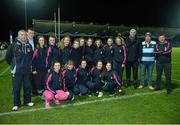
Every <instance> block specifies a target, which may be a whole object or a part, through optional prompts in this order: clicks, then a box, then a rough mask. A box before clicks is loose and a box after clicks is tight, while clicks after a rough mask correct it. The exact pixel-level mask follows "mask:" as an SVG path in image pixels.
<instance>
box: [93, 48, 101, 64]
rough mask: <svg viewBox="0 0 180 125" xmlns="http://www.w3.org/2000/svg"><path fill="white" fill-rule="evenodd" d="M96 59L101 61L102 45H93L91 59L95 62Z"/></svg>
mask: <svg viewBox="0 0 180 125" xmlns="http://www.w3.org/2000/svg"><path fill="white" fill-rule="evenodd" d="M98 60H101V61H103V46H100V47H95V50H94V55H93V61H94V62H95V63H96V62H97V61H98Z"/></svg>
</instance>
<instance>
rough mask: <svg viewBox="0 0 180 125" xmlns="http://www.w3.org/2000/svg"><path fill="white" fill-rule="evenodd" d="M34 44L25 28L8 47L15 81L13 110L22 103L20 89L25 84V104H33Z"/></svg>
mask: <svg viewBox="0 0 180 125" xmlns="http://www.w3.org/2000/svg"><path fill="white" fill-rule="evenodd" d="M32 54H33V50H32V46H31V45H30V44H29V42H28V40H27V34H26V31H25V30H19V32H18V37H17V38H16V40H15V42H14V43H13V44H11V45H10V46H9V47H8V50H7V53H6V61H7V63H8V64H10V65H11V73H12V82H13V100H14V101H13V102H14V106H13V108H12V110H13V111H17V110H18V106H20V105H21V101H20V91H21V86H22V85H23V90H24V104H25V105H27V106H33V105H34V103H33V102H31V83H30V74H31V62H32Z"/></svg>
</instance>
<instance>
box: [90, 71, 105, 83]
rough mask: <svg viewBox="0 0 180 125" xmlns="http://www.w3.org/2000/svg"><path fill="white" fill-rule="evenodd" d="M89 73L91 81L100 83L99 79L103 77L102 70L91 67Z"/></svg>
mask: <svg viewBox="0 0 180 125" xmlns="http://www.w3.org/2000/svg"><path fill="white" fill-rule="evenodd" d="M90 74H91V79H92V82H93V83H100V82H101V80H102V79H103V77H102V70H99V69H97V68H92V70H91V72H90Z"/></svg>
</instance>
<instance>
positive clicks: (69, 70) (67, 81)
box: [62, 60, 79, 100]
mask: <svg viewBox="0 0 180 125" xmlns="http://www.w3.org/2000/svg"><path fill="white" fill-rule="evenodd" d="M62 74H63V85H64V90H65V91H68V92H69V97H68V100H74V97H75V95H78V94H79V88H78V85H77V84H76V81H77V75H76V69H75V67H74V62H73V61H72V60H68V62H67V63H66V65H65V70H64V71H63V73H62Z"/></svg>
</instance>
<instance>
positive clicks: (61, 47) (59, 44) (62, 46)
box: [58, 36, 71, 50]
mask: <svg viewBox="0 0 180 125" xmlns="http://www.w3.org/2000/svg"><path fill="white" fill-rule="evenodd" d="M65 38H68V39H69V40H71V38H70V36H65V37H63V38H62V39H61V40H60V41H59V42H58V47H59V48H60V49H61V50H63V49H64V47H65V46H64V40H65Z"/></svg>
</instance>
